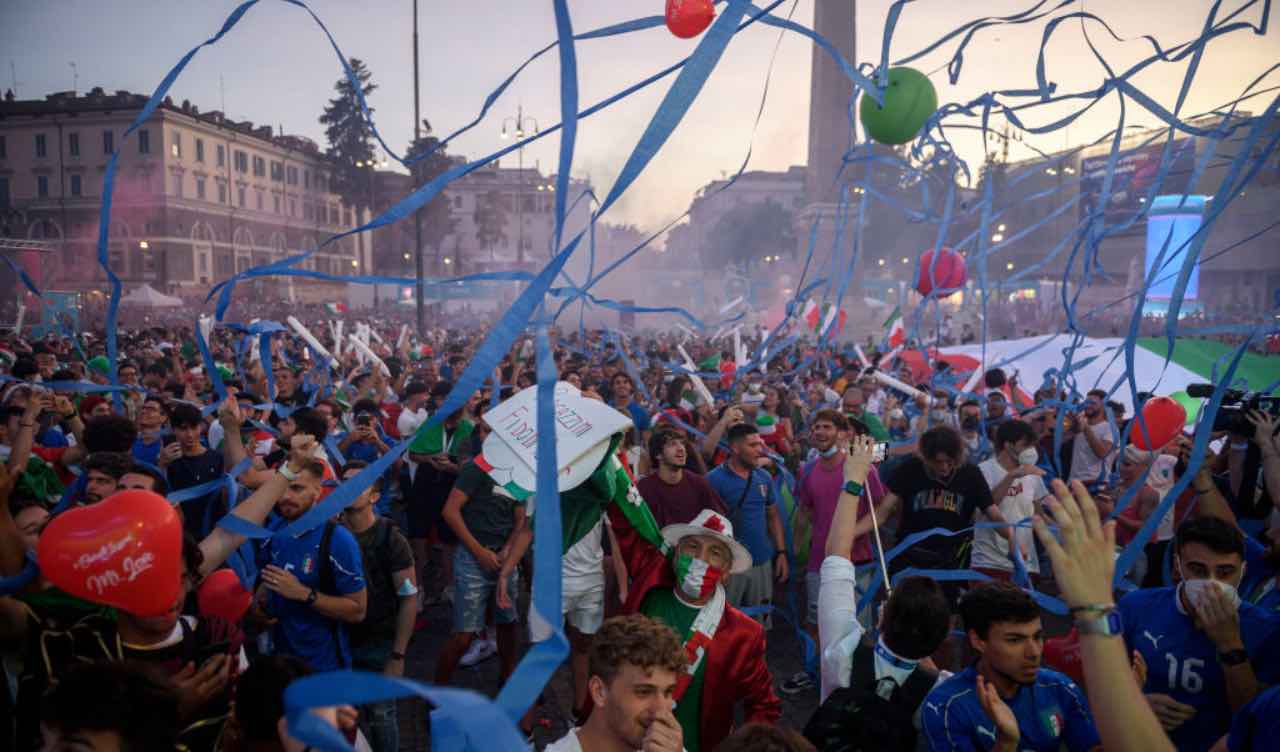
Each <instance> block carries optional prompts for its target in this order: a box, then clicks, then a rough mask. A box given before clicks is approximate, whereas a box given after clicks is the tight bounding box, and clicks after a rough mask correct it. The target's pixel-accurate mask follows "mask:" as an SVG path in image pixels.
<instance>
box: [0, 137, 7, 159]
mask: <svg viewBox="0 0 1280 752" xmlns="http://www.w3.org/2000/svg"><path fill="white" fill-rule="evenodd" d="M8 158H9V145H8V144H6V143H5V142H4V136H0V159H8Z"/></svg>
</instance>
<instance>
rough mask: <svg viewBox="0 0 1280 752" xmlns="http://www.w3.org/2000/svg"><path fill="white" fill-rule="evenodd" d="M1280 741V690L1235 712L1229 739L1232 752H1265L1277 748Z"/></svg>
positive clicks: (1229, 748) (1274, 689) (1274, 690)
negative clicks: (1264, 751)
mask: <svg viewBox="0 0 1280 752" xmlns="http://www.w3.org/2000/svg"><path fill="white" fill-rule="evenodd" d="M1278 740H1280V687H1272V688H1271V689H1268V690H1267V691H1266V692H1263V693H1262V694H1260V695H1258V696H1257V697H1255V698H1253V702H1250V703H1249V704H1248V705H1245V706H1244V707H1243V708H1241V709H1240V712H1239V713H1236V717H1235V719H1234V720H1233V721H1231V733H1230V734H1229V735H1228V736H1227V749H1228V750H1229V752H1262V751H1263V750H1266V749H1275V748H1276V744H1277V741H1278Z"/></svg>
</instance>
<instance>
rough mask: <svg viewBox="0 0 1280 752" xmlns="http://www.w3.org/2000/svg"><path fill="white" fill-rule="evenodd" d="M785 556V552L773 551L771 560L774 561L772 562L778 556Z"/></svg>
mask: <svg viewBox="0 0 1280 752" xmlns="http://www.w3.org/2000/svg"><path fill="white" fill-rule="evenodd" d="M786 555H787V552H786V551H774V552H773V560H774V561H777V560H778V557H779V556H786Z"/></svg>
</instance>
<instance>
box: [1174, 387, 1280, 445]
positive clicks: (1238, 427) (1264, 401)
mask: <svg viewBox="0 0 1280 752" xmlns="http://www.w3.org/2000/svg"><path fill="white" fill-rule="evenodd" d="M1213 390H1214V385H1213V384H1188V385H1187V396H1190V397H1198V398H1201V399H1211V398H1212V397H1213ZM1250 410H1257V411H1259V412H1262V413H1267V414H1270V415H1272V416H1276V417H1280V396H1271V395H1266V394H1262V393H1260V392H1245V391H1241V390H1239V389H1227V390H1225V391H1224V392H1223V395H1222V404H1221V405H1220V406H1219V407H1218V414H1217V415H1215V416H1214V418H1213V430H1214V431H1228V432H1230V433H1232V434H1235V435H1236V436H1253V432H1254V431H1253V424H1252V423H1250V422H1249V417H1248V415H1249V411H1250Z"/></svg>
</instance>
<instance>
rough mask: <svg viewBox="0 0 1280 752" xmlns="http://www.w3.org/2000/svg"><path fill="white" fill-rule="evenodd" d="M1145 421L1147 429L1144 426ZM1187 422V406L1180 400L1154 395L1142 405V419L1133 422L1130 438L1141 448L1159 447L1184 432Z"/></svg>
mask: <svg viewBox="0 0 1280 752" xmlns="http://www.w3.org/2000/svg"><path fill="white" fill-rule="evenodd" d="M1144 421H1145V422H1146V424H1147V427H1146V431H1143V428H1142V424H1143V422H1144ZM1186 424H1187V408H1185V407H1183V406H1182V404H1181V403H1180V402H1178V401H1177V400H1175V399H1173V398H1172V397H1152V398H1151V399H1149V400H1147V401H1146V403H1145V404H1143V406H1142V420H1135V421H1134V422H1133V431H1132V432H1131V433H1130V434H1129V440H1130V441H1132V442H1133V445H1134V446H1136V447H1137V448H1139V449H1146V450H1148V451H1150V450H1152V449H1159V448H1161V447H1163V446H1164V445H1165V444H1168V443H1169V442H1170V441H1173V440H1174V439H1175V438H1176V437H1177V436H1178V434H1180V433H1182V429H1183V427H1184V426H1186ZM1148 439H1150V441H1148Z"/></svg>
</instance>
